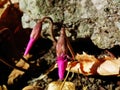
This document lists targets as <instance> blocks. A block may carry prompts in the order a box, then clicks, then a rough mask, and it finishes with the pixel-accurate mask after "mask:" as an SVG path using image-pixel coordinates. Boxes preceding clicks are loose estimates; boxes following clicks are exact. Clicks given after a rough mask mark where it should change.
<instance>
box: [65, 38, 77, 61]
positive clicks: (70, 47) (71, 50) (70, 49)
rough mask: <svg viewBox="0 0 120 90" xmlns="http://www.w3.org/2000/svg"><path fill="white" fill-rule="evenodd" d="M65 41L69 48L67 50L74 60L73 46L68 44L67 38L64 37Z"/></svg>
mask: <svg viewBox="0 0 120 90" xmlns="http://www.w3.org/2000/svg"><path fill="white" fill-rule="evenodd" d="M66 41H67V47H68V49H69V51H70V53H71V55H72V59H73V60H74V59H75V52H74V51H73V48H72V46H71V44H70V41H69V40H68V38H67V37H66Z"/></svg>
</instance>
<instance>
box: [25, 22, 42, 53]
mask: <svg viewBox="0 0 120 90" xmlns="http://www.w3.org/2000/svg"><path fill="white" fill-rule="evenodd" d="M41 29H42V22H38V23H37V24H36V25H35V26H34V28H33V30H32V32H31V34H30V40H29V42H28V44H27V47H26V50H25V53H24V55H27V54H28V53H29V51H30V49H31V48H32V46H33V44H34V42H35V41H36V40H37V39H38V37H39V34H40V32H41Z"/></svg>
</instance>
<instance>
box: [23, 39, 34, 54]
mask: <svg viewBox="0 0 120 90" xmlns="http://www.w3.org/2000/svg"><path fill="white" fill-rule="evenodd" d="M34 42H35V39H34V38H30V40H29V42H28V45H27V48H26V50H25V53H24V55H27V54H28V53H29V51H30V49H31V48H32V46H33V44H34Z"/></svg>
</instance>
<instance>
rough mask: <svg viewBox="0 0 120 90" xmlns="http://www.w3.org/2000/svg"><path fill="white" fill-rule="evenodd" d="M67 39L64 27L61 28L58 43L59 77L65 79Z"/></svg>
mask: <svg viewBox="0 0 120 90" xmlns="http://www.w3.org/2000/svg"><path fill="white" fill-rule="evenodd" d="M67 51H68V48H67V41H66V34H65V30H64V28H62V29H61V34H60V37H59V40H58V42H57V45H56V54H57V64H58V75H59V79H60V80H63V79H64V73H65V69H66V67H67V59H68V58H67Z"/></svg>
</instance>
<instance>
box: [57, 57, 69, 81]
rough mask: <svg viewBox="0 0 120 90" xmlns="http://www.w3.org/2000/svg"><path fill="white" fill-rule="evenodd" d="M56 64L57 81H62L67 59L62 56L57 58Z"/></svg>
mask: <svg viewBox="0 0 120 90" xmlns="http://www.w3.org/2000/svg"><path fill="white" fill-rule="evenodd" d="M57 64H58V75H59V79H60V80H63V79H64V73H65V69H66V67H67V59H65V58H64V57H63V56H61V57H58V58H57Z"/></svg>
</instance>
